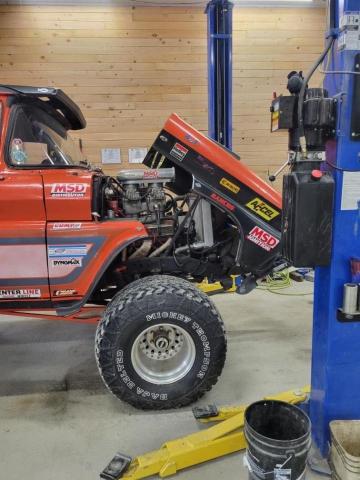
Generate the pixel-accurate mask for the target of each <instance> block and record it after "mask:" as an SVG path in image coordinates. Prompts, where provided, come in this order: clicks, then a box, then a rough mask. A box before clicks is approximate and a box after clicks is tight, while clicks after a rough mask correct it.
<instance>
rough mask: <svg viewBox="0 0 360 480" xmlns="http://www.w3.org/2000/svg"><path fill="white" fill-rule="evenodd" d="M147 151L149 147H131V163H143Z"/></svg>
mask: <svg viewBox="0 0 360 480" xmlns="http://www.w3.org/2000/svg"><path fill="white" fill-rule="evenodd" d="M147 151H148V150H147V148H143V147H136V148H129V163H142V161H143V160H144V158H145V156H146V154H147Z"/></svg>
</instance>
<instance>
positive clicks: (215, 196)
mask: <svg viewBox="0 0 360 480" xmlns="http://www.w3.org/2000/svg"><path fill="white" fill-rule="evenodd" d="M194 191H195V192H197V193H199V195H201V196H203V197H205V198H207V199H208V200H209V201H210V202H211V203H212V204H213V205H215V206H216V207H217V208H220V209H221V210H222V211H224V212H225V213H227V214H228V215H229V216H230V217H231V218H232V219H233V220H234V223H235V224H236V225H237V226H238V228H239V230H240V234H241V236H242V237H243V245H242V250H241V259H240V262H241V264H242V265H243V266H244V267H245V269H246V270H247V271H249V272H252V273H256V274H257V275H258V276H259V277H260V276H262V275H263V274H265V273H267V272H268V270H269V265H270V266H271V265H272V264H273V262H274V260H275V259H276V258H279V257H280V240H281V234H280V231H279V230H277V229H275V228H273V227H272V226H271V225H269V224H266V223H265V222H264V221H263V220H261V219H259V220H258V219H257V218H255V217H254V215H253V214H252V213H250V212H249V211H247V210H245V209H244V207H243V206H241V205H239V204H237V203H236V202H233V201H232V200H231V199H230V198H229V197H228V196H227V195H224V194H219V193H217V192H214V191H213V190H212V189H211V188H210V187H209V186H207V185H205V184H203V183H201V182H199V181H198V180H195V182H194Z"/></svg>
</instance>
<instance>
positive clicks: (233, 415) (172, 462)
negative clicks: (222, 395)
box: [102, 386, 310, 480]
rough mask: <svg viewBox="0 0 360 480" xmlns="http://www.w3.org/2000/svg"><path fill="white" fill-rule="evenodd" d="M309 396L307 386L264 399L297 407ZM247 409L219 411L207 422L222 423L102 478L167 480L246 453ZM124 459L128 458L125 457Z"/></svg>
mask: <svg viewBox="0 0 360 480" xmlns="http://www.w3.org/2000/svg"><path fill="white" fill-rule="evenodd" d="M309 393H310V387H309V386H306V387H304V388H302V389H299V390H295V391H294V390H290V391H286V392H282V393H279V394H277V395H274V396H267V397H265V399H269V400H270V399H271V400H281V401H285V402H288V403H291V404H297V403H302V402H304V401H306V400H307V398H308V395H309ZM245 409H246V406H243V405H242V406H237V407H224V408H220V409H219V414H218V415H217V416H216V417H210V418H209V419H208V421H220V423H218V424H216V425H214V426H212V427H210V428H208V429H206V430H202V431H199V432H196V433H192V434H190V435H187V436H185V437H182V438H178V439H176V440H170V441H168V442H166V443H164V444H163V445H162V446H161V448H160V449H159V450H154V451H151V452H148V453H145V454H143V455H139V456H138V457H136V458H134V459H133V460H132V461H131V462H130V460H129V465H128V468H127V469H126V470H125V471H124V473H121V472H120V473H119V474H118V475H116V474H114V475H113V476H103V477H102V478H107V479H111V480H118V479H119V478H122V479H126V480H138V479H141V478H147V477H150V476H152V475H159V476H160V477H161V478H164V477H168V476H170V475H174V474H175V473H177V472H178V471H179V470H183V469H184V468H188V467H192V466H194V465H198V464H200V463H203V462H207V461H209V460H213V459H215V458H218V457H222V456H224V455H228V454H230V453H234V452H237V451H240V450H243V449H244V448H245V447H246V442H245V437H244V433H243V430H242V429H243V426H244V412H245ZM221 420H223V421H221ZM120 456H121V454H120ZM121 457H122V458H124V459H128V458H129V457H126V456H125V455H123V456H121ZM115 458H116V457H114V459H115ZM110 465H111V462H110V464H109V466H110ZM109 466H108V467H109ZM108 467H107V468H108ZM106 470H107V469H105V471H106Z"/></svg>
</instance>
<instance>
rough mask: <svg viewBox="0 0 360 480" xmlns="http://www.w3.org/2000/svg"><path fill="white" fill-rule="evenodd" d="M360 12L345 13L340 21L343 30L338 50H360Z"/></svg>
mask: <svg viewBox="0 0 360 480" xmlns="http://www.w3.org/2000/svg"><path fill="white" fill-rule="evenodd" d="M359 25H360V12H359V11H354V12H345V13H344V15H342V17H341V19H340V29H341V30H342V31H341V33H340V35H339V39H338V50H359V49H360V31H359Z"/></svg>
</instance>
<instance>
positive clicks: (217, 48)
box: [205, 0, 233, 149]
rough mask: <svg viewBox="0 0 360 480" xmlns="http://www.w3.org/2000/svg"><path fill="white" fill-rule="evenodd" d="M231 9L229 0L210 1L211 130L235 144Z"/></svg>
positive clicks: (224, 142)
mask: <svg viewBox="0 0 360 480" xmlns="http://www.w3.org/2000/svg"><path fill="white" fill-rule="evenodd" d="M232 10H233V4H232V2H229V1H228V0H211V2H209V3H208V5H207V7H206V10H205V13H206V14H207V25H208V115H209V117H208V118H209V120H208V123H209V125H208V133H209V137H211V138H213V139H214V140H216V141H217V142H219V143H221V144H222V145H224V146H225V147H226V148H229V149H231V147H232Z"/></svg>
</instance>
